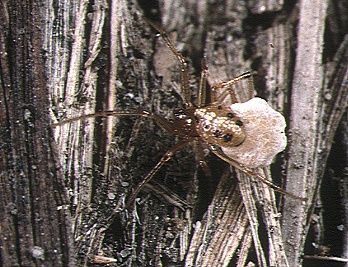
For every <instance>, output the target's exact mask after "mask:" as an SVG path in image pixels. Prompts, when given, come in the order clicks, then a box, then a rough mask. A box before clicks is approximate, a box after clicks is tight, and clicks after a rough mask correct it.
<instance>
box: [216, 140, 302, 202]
mask: <svg viewBox="0 0 348 267" xmlns="http://www.w3.org/2000/svg"><path fill="white" fill-rule="evenodd" d="M210 148H211V150H212V152H213V153H214V154H215V155H216V156H218V157H219V158H221V159H222V160H224V161H226V162H228V163H229V164H230V165H232V166H233V167H235V168H237V169H238V170H240V171H242V172H244V173H245V174H246V175H249V176H253V177H256V178H257V179H259V180H260V181H261V182H263V183H264V184H266V185H268V186H269V187H271V188H272V189H273V190H275V191H277V192H279V193H281V194H283V195H287V196H289V197H291V198H293V199H298V200H301V201H306V200H307V198H303V197H299V196H297V195H295V194H293V193H290V192H287V191H285V190H284V189H282V188H281V187H279V186H277V185H275V184H273V183H272V182H271V181H269V180H267V179H266V178H265V177H263V176H262V175H260V174H259V173H257V172H255V171H254V170H252V169H250V168H248V167H246V166H244V165H242V164H240V163H239V162H237V161H236V160H234V159H232V158H230V157H228V156H226V155H225V154H224V153H223V152H222V151H221V150H220V149H219V148H217V147H216V146H210Z"/></svg>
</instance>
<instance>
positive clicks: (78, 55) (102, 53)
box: [0, 0, 348, 266]
mask: <svg viewBox="0 0 348 267" xmlns="http://www.w3.org/2000/svg"><path fill="white" fill-rule="evenodd" d="M12 2H13V1H12ZM309 2H310V7H307V4H308V3H309ZM327 2H328V5H329V10H330V12H327V9H326V5H327ZM335 5H338V6H340V8H338V9H335V8H334V7H335ZM20 7H21V6H20V5H17V4H15V3H11V4H10V1H9V2H8V3H6V4H2V6H1V8H2V9H1V12H2V13H3V14H4V16H2V17H4V18H7V19H5V20H4V21H1V22H0V23H1V28H2V29H4V30H3V31H2V32H1V35H0V36H1V38H2V39H1V40H0V41H1V45H2V47H1V52H3V51H5V52H6V53H7V54H5V53H2V54H1V78H2V81H3V82H2V83H1V85H0V86H2V91H1V92H0V94H1V101H2V102H1V103H2V104H1V109H0V118H1V138H2V141H1V146H2V148H1V153H2V154H1V156H2V158H1V161H0V162H1V166H0V167H1V179H2V180H1V196H0V200H1V203H0V205H1V211H3V210H5V211H6V212H5V213H3V212H1V215H0V216H2V215H3V214H5V216H2V217H1V219H2V220H1V234H2V237H1V238H2V239H1V246H2V250H1V257H0V258H1V260H2V261H3V262H2V263H3V265H4V266H16V264H17V265H21V264H22V265H23V266H25V264H27V263H28V266H31V265H30V264H31V262H34V263H33V264H36V265H38V266H40V264H43V263H45V260H47V261H48V260H51V261H52V264H46V266H55V265H54V264H56V265H57V266H59V261H60V263H61V265H64V266H67V265H68V264H69V263H70V264H72V263H73V259H72V258H71V257H72V254H71V251H73V249H74V247H75V249H76V252H77V253H76V255H74V256H76V257H77V259H78V263H77V266H93V265H95V264H108V266H120V265H127V266H174V265H175V266H246V265H248V266H251V265H253V264H255V265H257V266H299V265H301V264H302V262H301V261H302V259H303V254H305V253H307V252H306V251H304V242H305V241H306V240H307V241H308V242H311V239H309V238H310V237H308V236H307V233H308V231H310V230H309V227H310V226H311V225H312V224H311V222H312V220H311V217H312V213H313V210H314V207H315V203H316V200H317V199H318V191H319V189H320V185H321V177H322V176H323V173H324V170H325V163H326V161H327V157H328V155H329V152H330V148H331V144H332V143H333V142H334V135H335V132H336V128H337V125H338V123H339V121H340V119H341V117H342V114H343V112H344V110H345V109H346V106H347V102H348V101H347V92H348V89H347V66H348V64H347V62H348V59H347V51H348V49H347V47H348V46H347V39H346V38H344V35H345V34H346V32H344V29H345V27H344V25H346V24H345V21H348V20H347V15H346V14H348V12H343V10H345V9H344V8H345V7H344V5H342V3H336V1H333V0H332V1H306V0H302V1H281V0H263V1H232V0H228V1H215V0H214V1H211V0H210V1H196V0H181V1H166V0H165V1H158V3H157V2H156V1H145V0H144V1H141V0H139V1H135V0H134V1H133V0H131V1H129V0H113V1H93V3H92V1H88V0H81V1H69V0H64V1H60V2H59V3H56V2H54V1H52V2H51V1H47V2H45V4H44V5H42V6H38V5H34V6H32V9H28V11H27V13H26V11H25V10H26V9H25V8H22V9H20ZM17 9H18V10H21V12H23V14H24V15H25V16H19V17H18V16H17V15H18V14H20V13H19V11H16V10H17ZM34 9H35V10H34ZM30 10H34V11H35V12H37V13H35V12H34V13H33V15H31V13H30ZM314 10H317V11H318V12H319V11H320V12H321V13H320V14H321V15H318V14H319V13H318V12H314ZM43 12H45V13H43ZM307 12H309V14H307ZM38 14H40V15H38ZM43 14H44V15H43ZM326 14H329V17H328V20H327V21H328V23H327V24H326V25H325V18H326ZM36 15H37V16H36ZM31 16H32V17H33V18H34V17H35V20H34V21H35V23H32V22H31V20H30V18H31ZM43 17H44V18H45V19H44V20H39V18H43ZM145 19H151V20H155V21H156V22H157V23H158V24H160V25H162V27H163V28H164V29H165V30H166V32H168V35H169V37H170V38H171V39H172V40H173V42H174V43H175V44H176V46H177V48H178V49H179V50H180V51H181V52H182V53H183V54H184V55H185V57H186V58H187V60H188V64H189V69H190V74H191V78H192V79H191V84H190V86H191V88H192V92H193V94H195V93H196V89H197V88H198V79H199V75H200V71H201V60H202V58H203V57H205V58H206V63H207V66H208V69H209V77H208V81H209V84H210V85H212V84H214V83H216V82H221V81H226V80H229V79H231V78H233V77H235V76H237V75H239V74H241V73H243V72H245V71H247V70H250V69H252V70H253V71H255V73H256V75H255V89H256V94H257V95H258V96H261V97H263V98H265V99H267V100H268V102H269V103H270V104H271V105H272V107H273V108H275V109H276V110H278V111H280V112H282V113H283V114H284V115H285V116H286V118H287V121H288V122H290V124H289V126H288V129H287V133H288V137H289V141H290V142H289V146H288V148H287V149H286V151H285V152H284V153H281V155H279V157H278V158H277V161H276V162H275V164H273V165H272V168H271V171H272V172H270V171H269V170H268V169H264V170H258V171H259V172H260V173H264V175H265V176H266V177H267V178H269V179H271V178H272V179H273V181H275V182H276V183H280V181H281V180H283V182H284V184H285V185H286V189H287V190H289V191H291V192H293V193H295V194H297V195H301V194H303V196H305V197H307V198H308V201H307V202H304V203H301V202H299V201H297V200H294V199H291V198H289V197H287V196H282V195H280V197H279V198H277V197H275V196H277V194H278V193H275V194H274V192H273V190H272V189H271V188H269V187H268V186H266V185H265V184H263V183H262V182H260V181H258V180H257V179H255V178H253V177H247V176H246V175H244V174H243V173H240V172H238V171H235V170H233V169H231V170H230V167H229V166H228V165H227V164H226V163H224V162H221V161H220V160H218V159H216V158H214V157H213V156H212V155H209V156H207V161H208V164H209V166H210V167H211V171H212V175H211V176H212V177H205V175H204V172H202V171H201V169H200V168H199V164H198V162H197V161H196V159H195V153H196V148H195V146H191V147H190V146H188V147H187V149H184V150H183V151H180V152H178V153H176V155H175V157H174V158H173V159H172V160H171V161H170V162H168V163H167V164H166V165H165V166H164V167H163V169H162V170H161V171H160V172H159V173H158V174H157V175H156V176H155V177H154V179H153V181H151V182H150V183H149V184H147V185H146V186H145V188H144V189H143V190H142V192H141V193H140V194H139V196H138V199H137V202H136V205H135V208H134V209H131V208H129V207H126V206H125V202H126V200H127V198H128V197H129V195H130V194H131V192H132V190H133V189H134V188H135V186H136V185H137V184H138V183H139V182H140V181H141V180H142V177H144V176H145V175H146V174H147V172H148V171H150V170H151V168H152V167H153V166H154V165H155V164H156V162H157V161H158V160H159V159H160V158H161V156H162V155H163V153H165V151H167V149H169V148H170V147H171V146H173V144H174V143H175V142H176V141H177V140H174V138H172V137H171V136H170V135H168V134H167V133H166V132H164V131H163V130H161V129H160V128H159V127H158V126H156V125H155V124H154V122H153V121H151V120H146V119H142V118H124V117H118V118H111V117H110V118H107V119H99V118H98V119H96V118H88V119H84V120H79V121H75V122H72V123H67V124H63V125H61V126H57V127H54V128H53V130H54V136H55V140H56V143H57V146H58V150H57V151H58V153H57V154H54V153H53V151H54V145H51V142H52V141H53V140H52V138H48V137H50V134H51V132H50V131H49V130H48V126H50V125H52V123H53V122H57V121H64V119H66V118H71V117H74V116H79V115H82V114H88V113H93V112H95V111H98V110H111V109H116V110H123V111H124V110H128V111H134V110H138V109H139V108H143V109H146V110H150V111H153V112H156V113H158V114H161V115H164V116H166V117H168V118H170V116H171V115H172V112H173V109H175V108H177V107H181V106H182V92H181V91H180V84H179V73H180V71H179V69H178V62H177V61H176V60H175V58H174V57H173V55H172V54H171V53H170V51H169V50H168V48H167V47H166V45H165V44H164V42H163V40H162V39H161V38H158V37H156V31H155V30H154V29H152V28H151V27H150V26H149V25H148V23H147V22H146V20H145ZM336 20H337V21H339V22H337V21H336ZM39 21H40V22H44V24H40V23H39ZM14 22H16V23H14ZM30 23H32V24H30ZM38 24H40V27H35V26H37V25H38ZM307 25H312V26H307ZM12 27H13V29H16V30H15V31H14V30H12ZM22 28H23V29H24V31H19V29H22ZM9 29H11V31H9ZM35 29H41V31H39V30H37V31H35ZM306 30H309V32H308V33H306ZM9 33H11V35H10V34H9ZM31 33H33V35H31ZM23 34H24V35H23ZM9 36H11V38H10V37H9ZM23 36H25V37H27V38H22V37H23ZM13 37H16V38H13ZM17 37H18V38H20V39H18V38H17ZM13 40H17V41H16V42H14V41H13ZM18 40H19V41H18ZM25 40H32V41H28V42H27V43H26V41H25ZM29 44H32V46H29ZM324 44H325V47H324V48H323V45H324ZM331 45H332V46H333V47H335V49H331V48H330V47H331ZM11 46H12V47H11ZM23 47H24V48H26V47H27V48H28V49H27V50H24V49H21V48H23ZM15 48H18V49H15ZM29 48H30V49H29ZM32 48H35V49H32ZM42 48H44V49H45V55H46V57H45V60H43V58H42V54H40V53H41V51H42V50H41V49H42ZM17 50H18V51H17ZM332 50H334V51H332ZM8 55H10V56H8ZM34 55H35V56H34ZM30 60H31V61H30ZM28 62H29V63H30V64H29V63H28ZM29 65H30V66H33V68H27V66H29ZM27 77H29V78H30V79H29V78H27ZM44 77H47V79H44ZM23 81H25V82H23ZM7 85H10V86H9V87H7ZM303 88H305V89H306V90H305V89H303ZM237 90H238V97H239V98H240V99H241V100H242V101H245V100H246V95H247V93H248V90H247V89H246V87H245V86H244V84H243V83H241V84H240V85H238V87H237ZM22 92H23V93H22ZM28 92H31V93H28ZM48 92H49V93H48ZM193 99H195V95H194V97H193ZM3 103H4V105H3ZM18 104H19V105H18ZM48 106H49V107H50V108H51V109H50V112H48V110H49V109H48ZM48 114H50V115H51V122H49V120H48V118H47V115H48ZM304 115H306V116H305V117H303V116H304ZM312 115H313V116H312ZM308 122H309V123H308ZM270 127H271V125H270ZM31 129H39V130H36V131H32V130H31ZM19 137H20V138H19ZM300 139H301V140H302V141H301V140H300ZM37 140H39V142H37ZM298 140H300V141H301V142H300V141H298ZM301 151H302V152H303V153H301ZM345 151H346V150H345ZM57 156H58V157H59V162H60V166H61V169H57V168H56V167H55V166H56V165H57V164H56V163H55V162H56V161H55V160H56V158H57ZM19 158H20V159H21V161H20V162H19V161H18V159H19ZM19 163H22V165H19ZM21 166H23V170H22V169H21V168H19V167H21ZM32 166H34V169H33V168H32ZM305 166H309V167H310V168H309V169H308V168H307V167H305ZM23 173H24V176H23V175H22V176H21V174H23ZM62 173H63V174H64V176H65V182H66V183H67V184H66V185H67V186H68V188H69V201H70V202H69V203H67V198H66V196H65V195H64V194H65V191H64V189H65V188H64V183H63V179H62V176H61V175H62ZM8 177H9V178H8ZM18 177H20V178H18ZM42 177H45V179H43V178H42ZM47 177H50V178H51V179H47ZM11 181H12V183H11ZM15 181H16V182H18V181H19V182H20V181H23V183H15ZM35 183H37V184H38V186H37V187H34V186H33V185H34V184H35ZM343 186H344V185H343ZM13 188H15V189H16V190H14V189H13ZM36 190H37V191H36ZM41 192H52V193H51V194H42V195H40V196H41V198H40V199H35V198H32V197H33V196H36V195H38V194H39V193H41ZM22 195H24V196H25V198H26V199H30V200H31V201H29V202H28V203H27V204H26V203H25V202H23V201H20V200H19V198H17V196H18V197H19V196H22ZM43 196H45V201H43V200H42V199H43ZM10 199H14V200H16V201H14V200H11V201H10ZM17 199H18V200H17ZM277 199H281V200H282V201H281V202H280V203H278V206H277V205H276V204H277V202H276V200H277ZM66 204H68V205H69V208H70V209H69V210H70V211H71V212H72V218H73V220H72V231H73V235H74V242H73V244H72V243H71V242H69V240H71V239H70V238H71V236H70V232H69V231H70V228H69V227H70V222H69V213H68V212H67V210H66V209H64V208H63V209H59V210H58V211H57V210H56V209H53V207H57V206H59V207H66V206H64V205H66ZM44 205H45V206H44ZM32 207H35V210H36V207H39V209H40V210H39V211H40V214H39V215H38V216H40V218H41V217H42V218H46V217H47V214H49V215H50V216H51V217H50V218H51V220H50V221H48V220H43V221H41V220H38V221H36V220H35V218H38V217H36V216H37V215H36V213H33V212H31V209H32ZM46 207H48V208H46ZM345 208H346V207H345ZM19 214H20V215H23V214H24V215H23V216H19ZM294 214H296V216H299V217H298V218H300V217H301V219H296V220H295V221H294ZM319 215H320V214H319ZM45 216H46V217H45ZM17 217H18V218H29V219H28V220H27V221H28V222H30V223H31V224H27V225H26V226H27V227H24V226H25V225H23V224H18V222H17V221H16V220H14V219H16V218H17ZM32 219H33V220H32ZM54 226H55V228H54ZM40 227H41V228H45V230H47V232H44V233H45V236H49V237H50V239H48V238H47V239H45V238H43V237H42V236H39V235H38V234H37V233H39V232H40V231H38V229H41V228H40ZM320 227H325V225H324V226H322V225H320ZM320 227H318V229H319V228H320ZM3 229H5V230H3ZM32 229H34V230H32ZM58 230H59V231H60V232H59V235H58V234H57V231H58ZM3 232H5V233H9V234H8V235H3ZM24 232H28V233H31V234H29V235H27V236H25V238H24V239H22V240H20V242H17V241H18V240H19V239H18V238H19V237H18V234H22V233H24ZM21 237H22V236H21ZM34 240H35V242H34ZM37 240H39V242H38V241H37ZM53 240H54V242H56V241H55V240H58V242H56V243H59V244H61V246H60V250H59V253H60V255H62V256H61V257H60V258H58V257H56V258H54V257H53V256H50V254H44V255H45V259H44V260H42V259H40V258H41V256H42V254H41V251H42V250H41V248H43V249H45V250H46V249H48V248H49V245H50V246H53ZM283 240H285V241H286V242H284V241H283ZM318 240H319V238H318ZM45 242H46V243H45ZM315 242H317V240H316V241H315ZM320 242H321V241H318V245H325V244H324V243H320ZM11 244H15V245H16V249H15V250H13V247H11ZM27 244H29V245H27ZM38 244H39V245H38ZM63 245H64V246H63ZM27 248H33V249H32V250H31V254H30V253H29V254H26V255H24V256H23V257H22V256H21V254H20V253H24V252H25V250H26V249H27ZM13 251H16V252H18V253H17V254H13ZM309 252H310V253H312V254H313V250H312V251H310V250H309ZM11 253H12V254H11ZM314 253H316V252H314ZM28 255H31V256H30V257H28ZM33 255H34V256H35V257H36V259H35V257H34V260H33V257H32V256H33ZM19 256H21V257H20V261H21V262H18V259H19ZM343 256H344V255H343ZM314 258H317V259H318V258H320V257H314ZM305 259H306V260H308V261H309V260H310V259H313V257H305ZM50 263H51V262H50ZM6 264H7V265H6ZM34 266H35V265H34Z"/></svg>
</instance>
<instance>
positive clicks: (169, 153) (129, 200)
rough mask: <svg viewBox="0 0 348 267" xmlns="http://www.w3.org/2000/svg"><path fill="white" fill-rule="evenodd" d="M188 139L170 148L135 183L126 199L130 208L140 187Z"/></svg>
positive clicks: (185, 143)
mask: <svg viewBox="0 0 348 267" xmlns="http://www.w3.org/2000/svg"><path fill="white" fill-rule="evenodd" d="M189 142H190V141H188V140H187V141H182V142H180V143H178V144H176V145H175V146H173V147H172V148H170V149H169V150H168V151H167V152H166V153H165V154H164V155H163V156H162V158H161V159H160V160H159V161H158V162H157V164H156V165H155V167H153V168H152V170H151V171H150V172H149V173H148V174H147V175H146V176H145V177H144V178H143V179H142V181H141V182H140V183H139V184H138V185H137V187H136V189H135V190H134V191H133V192H132V194H131V195H130V197H129V199H128V201H127V207H129V208H131V207H132V206H133V205H134V201H135V198H136V197H137V195H138V193H139V192H140V191H141V189H142V188H143V187H144V185H145V184H146V183H148V182H149V181H150V180H151V179H152V178H153V176H154V175H155V174H156V173H157V172H158V170H159V169H160V168H161V167H162V166H163V165H164V164H165V163H166V162H167V161H169V160H170V159H171V158H172V157H173V155H174V154H175V152H177V151H178V150H180V149H182V148H183V147H185V146H186V145H187V144H188V143H189Z"/></svg>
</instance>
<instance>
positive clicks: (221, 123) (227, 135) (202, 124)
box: [194, 105, 245, 147]
mask: <svg viewBox="0 0 348 267" xmlns="http://www.w3.org/2000/svg"><path fill="white" fill-rule="evenodd" d="M194 116H195V118H196V121H197V129H196V130H197V133H198V134H199V136H200V137H201V138H202V139H203V140H204V141H205V142H207V143H208V144H216V145H219V146H223V147H235V146H239V145H240V144H242V143H243V141H244V139H245V131H244V128H243V122H242V120H241V119H240V118H239V117H238V116H236V115H235V114H234V113H232V112H231V110H229V109H228V108H225V107H222V106H216V105H211V106H207V107H204V108H198V109H196V110H195V113H194Z"/></svg>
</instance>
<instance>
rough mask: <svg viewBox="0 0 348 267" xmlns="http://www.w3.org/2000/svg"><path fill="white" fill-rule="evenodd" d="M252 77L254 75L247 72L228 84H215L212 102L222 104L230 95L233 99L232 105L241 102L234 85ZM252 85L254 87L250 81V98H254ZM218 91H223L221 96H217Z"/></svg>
mask: <svg viewBox="0 0 348 267" xmlns="http://www.w3.org/2000/svg"><path fill="white" fill-rule="evenodd" d="M251 75H252V74H251V72H250V71H247V72H245V73H243V74H241V75H239V76H237V77H236V78H234V79H232V80H229V81H227V82H221V83H217V84H214V85H213V86H212V102H217V103H222V102H223V101H224V100H225V98H226V97H227V96H228V95H229V96H230V97H231V99H232V103H237V102H239V101H238V97H237V94H236V92H235V91H234V90H233V85H234V84H236V83H237V82H239V81H241V80H244V79H248V78H250V77H251ZM251 85H252V82H251V81H250V82H249V83H248V88H249V89H248V90H249V95H250V96H251V97H250V98H252V95H253V86H251ZM218 90H223V91H222V92H221V93H220V94H219V95H217V91H218Z"/></svg>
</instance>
